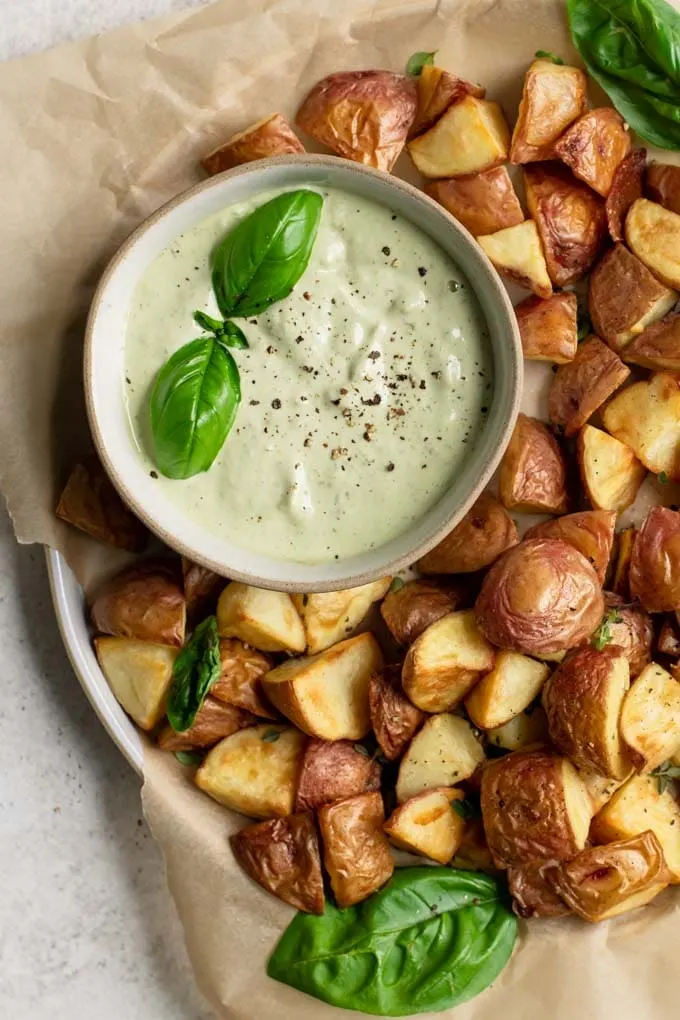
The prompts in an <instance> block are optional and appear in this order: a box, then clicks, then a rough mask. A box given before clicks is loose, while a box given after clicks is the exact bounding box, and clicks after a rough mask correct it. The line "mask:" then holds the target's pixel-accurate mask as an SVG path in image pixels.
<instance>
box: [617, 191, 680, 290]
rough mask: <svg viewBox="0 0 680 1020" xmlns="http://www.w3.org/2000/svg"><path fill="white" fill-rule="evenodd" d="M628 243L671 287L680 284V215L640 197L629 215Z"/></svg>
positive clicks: (658, 276) (627, 219) (648, 266)
mask: <svg viewBox="0 0 680 1020" xmlns="http://www.w3.org/2000/svg"><path fill="white" fill-rule="evenodd" d="M626 241H627V242H628V247H629V248H630V249H631V251H632V252H633V254H634V255H637V257H638V258H639V259H640V261H641V262H644V264H645V265H646V266H647V268H648V269H649V270H651V272H652V273H654V276H656V278H657V279H658V280H661V282H662V283H665V285H666V286H667V287H672V288H674V289H676V290H677V289H678V288H680V215H679V214H678V213H674V212H671V211H670V210H669V209H664V207H663V206H662V205H658V203H657V202H650V201H649V200H648V199H646V198H638V200H637V201H636V202H633V204H632V205H631V207H630V209H629V210H628V215H627V216H626Z"/></svg>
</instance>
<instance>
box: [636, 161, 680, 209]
mask: <svg viewBox="0 0 680 1020" xmlns="http://www.w3.org/2000/svg"><path fill="white" fill-rule="evenodd" d="M645 188H646V191H647V193H648V195H649V196H650V198H652V199H653V200H654V201H655V202H658V203H659V205H662V206H663V207H664V209H670V211H671V212H674V213H678V215H680V166H674V165H673V164H671V163H651V164H650V165H649V166H648V167H647V175H646V178H645Z"/></svg>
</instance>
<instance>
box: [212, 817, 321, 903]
mask: <svg viewBox="0 0 680 1020" xmlns="http://www.w3.org/2000/svg"><path fill="white" fill-rule="evenodd" d="M230 842H231V847H232V850H233V851H234V857H235V858H236V860H237V861H238V863H239V864H240V865H241V867H242V868H243V870H244V871H245V872H246V874H247V875H248V876H249V878H252V880H253V882H257V884H258V885H261V886H262V888H263V889H265V890H266V891H267V892H268V893H271V894H272V896H276V897H277V898H278V899H280V900H283V902H284V903H289V904H290V905H291V907H295V908H296V910H304V911H305V912H306V913H308V914H323V911H324V906H325V897H324V893H323V875H322V874H321V857H320V854H319V838H318V836H317V834H316V826H315V825H314V818H313V816H312V815H311V814H307V813H305V814H297V815H289V816H288V817H287V818H271V819H270V820H269V821H267V822H258V823H257V824H256V825H248V826H246V828H245V829H241V831H240V832H237V833H235V834H234V835H233V836H232V837H231V840H230Z"/></svg>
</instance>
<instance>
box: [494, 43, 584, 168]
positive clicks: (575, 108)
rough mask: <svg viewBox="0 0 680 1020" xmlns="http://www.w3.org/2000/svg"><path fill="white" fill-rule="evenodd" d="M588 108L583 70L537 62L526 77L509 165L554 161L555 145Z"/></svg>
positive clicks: (539, 60) (535, 61)
mask: <svg viewBox="0 0 680 1020" xmlns="http://www.w3.org/2000/svg"><path fill="white" fill-rule="evenodd" d="M585 108H586V76H585V74H584V73H583V71H581V70H580V68H578V67H569V66H567V65H566V64H555V63H554V62H553V61H552V60H541V59H538V60H534V61H533V62H532V63H531V64H530V66H529V68H528V70H527V72H526V74H525V75H524V88H523V90H522V99H521V101H520V104H519V112H518V114H517V122H516V124H515V130H514V131H513V133H512V143H511V145H510V162H511V163H535V162H537V161H538V160H542V159H552V157H553V152H554V142H556V141H557V139H558V138H559V137H560V135H561V134H562V132H563V131H564V130H565V128H567V127H569V125H570V124H571V123H572V122H573V121H575V120H576V118H577V117H580V116H581V114H582V113H583V111H584V110H585Z"/></svg>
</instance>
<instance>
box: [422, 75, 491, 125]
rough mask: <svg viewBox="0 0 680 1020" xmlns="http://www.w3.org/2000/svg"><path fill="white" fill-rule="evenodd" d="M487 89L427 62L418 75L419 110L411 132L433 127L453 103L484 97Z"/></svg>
mask: <svg viewBox="0 0 680 1020" xmlns="http://www.w3.org/2000/svg"><path fill="white" fill-rule="evenodd" d="M485 95H486V89H484V88H482V86H481V85H473V83H472V82H471V81H465V79H464V78H458V77H457V76H456V75H455V74H451V72H450V71H444V70H443V69H442V68H441V67H435V66H434V65H433V64H425V66H424V67H423V69H422V71H421V72H420V74H419V75H418V111H417V113H416V119H415V120H414V122H413V127H412V128H411V132H412V134H414V135H418V134H420V133H421V131H425V130H426V128H429V127H432V125H433V124H434V122H435V121H436V120H439V118H440V117H441V115H442V114H443V113H444V111H445V110H447V109H448V108H449V106H452V105H453V103H459V102H460V101H461V99H465V97H466V96H475V97H476V98H477V99H483V98H484V96H485Z"/></svg>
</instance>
